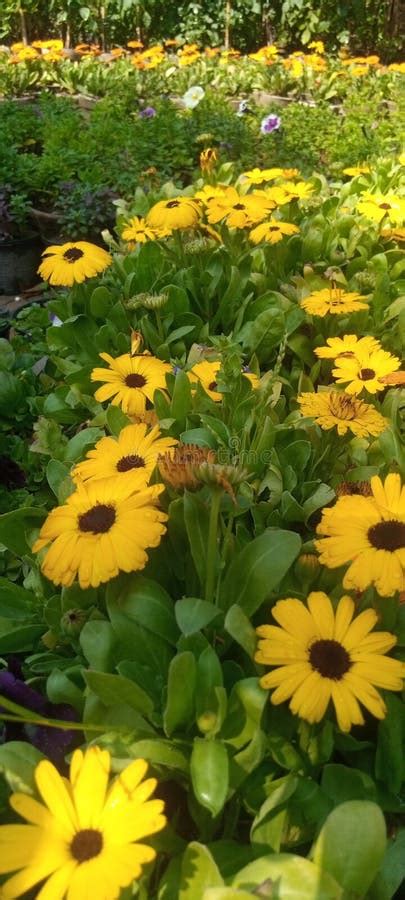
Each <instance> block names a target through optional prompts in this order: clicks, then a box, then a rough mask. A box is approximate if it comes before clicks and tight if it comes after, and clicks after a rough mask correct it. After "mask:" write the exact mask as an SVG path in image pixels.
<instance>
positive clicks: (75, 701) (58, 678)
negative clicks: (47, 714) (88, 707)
mask: <svg viewBox="0 0 405 900" xmlns="http://www.w3.org/2000/svg"><path fill="white" fill-rule="evenodd" d="M46 693H47V695H48V697H49V699H50V701H51V703H69V704H70V705H71V706H73V707H74V708H75V709H76V710H77V711H78V712H79V713H80V714H81V713H82V711H83V703H84V698H83V691H82V690H80V688H78V687H77V685H76V684H74V682H73V681H71V679H70V678H68V676H67V675H66V674H65V672H62V671H61V670H60V669H53V670H52V672H51V674H50V675H49V676H48V679H47V682H46Z"/></svg>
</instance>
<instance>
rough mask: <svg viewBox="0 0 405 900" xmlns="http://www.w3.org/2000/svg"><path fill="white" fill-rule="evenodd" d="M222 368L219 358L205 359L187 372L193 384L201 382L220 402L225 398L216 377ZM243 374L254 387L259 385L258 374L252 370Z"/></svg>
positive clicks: (211, 395) (214, 398) (209, 393)
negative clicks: (218, 386)
mask: <svg viewBox="0 0 405 900" xmlns="http://www.w3.org/2000/svg"><path fill="white" fill-rule="evenodd" d="M220 368H221V363H220V362H219V360H214V361H213V362H210V361H209V360H207V359H204V360H203V362H200V363H197V364H196V365H195V366H193V368H192V369H190V371H189V372H187V375H188V377H189V379H190V381H191V382H192V383H193V384H197V383H198V382H199V383H200V384H201V385H202V387H203V388H204V391H205V393H206V394H208V396H209V397H211V400H215V403H219V402H220V401H221V400H222V399H223V395H222V394H221V393H220V392H219V391H217V380H216V379H217V375H218V372H219V370H220ZM242 374H243V376H244V377H245V378H247V379H248V380H249V381H250V383H251V385H252V388H253V389H255V388H257V387H259V384H260V381H259V379H258V377H257V375H253V373H252V372H243V373H242Z"/></svg>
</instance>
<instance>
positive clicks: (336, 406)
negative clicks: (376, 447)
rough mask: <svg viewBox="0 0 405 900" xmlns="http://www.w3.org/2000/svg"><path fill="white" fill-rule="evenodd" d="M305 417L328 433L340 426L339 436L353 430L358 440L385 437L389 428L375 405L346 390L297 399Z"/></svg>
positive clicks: (309, 394) (308, 395)
mask: <svg viewBox="0 0 405 900" xmlns="http://www.w3.org/2000/svg"><path fill="white" fill-rule="evenodd" d="M297 400H298V403H299V404H300V407H301V413H302V415H303V416H311V418H314V419H315V422H316V423H317V425H320V426H321V428H323V429H324V431H328V430H329V429H330V428H334V426H336V427H337V432H338V434H339V435H344V434H346V432H347V431H352V432H353V434H356V435H357V436H358V437H367V435H371V434H372V435H374V436H376V435H377V434H381V432H382V431H385V429H386V428H387V426H388V422H387V421H386V419H384V416H382V415H381V414H380V413H379V412H377V410H376V409H374V406H371V405H370V404H369V403H364V402H363V400H357V398H356V397H350V396H349V394H345V393H343V392H342V391H321V392H320V393H319V394H315V393H304V394H301V395H300V396H299V397H297Z"/></svg>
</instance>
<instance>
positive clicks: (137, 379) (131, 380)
mask: <svg viewBox="0 0 405 900" xmlns="http://www.w3.org/2000/svg"><path fill="white" fill-rule="evenodd" d="M125 384H126V386H127V387H130V388H141V387H144V385H145V384H146V378H144V377H143V375H139V373H138V372H132V373H131V374H130V375H127V376H126V379H125Z"/></svg>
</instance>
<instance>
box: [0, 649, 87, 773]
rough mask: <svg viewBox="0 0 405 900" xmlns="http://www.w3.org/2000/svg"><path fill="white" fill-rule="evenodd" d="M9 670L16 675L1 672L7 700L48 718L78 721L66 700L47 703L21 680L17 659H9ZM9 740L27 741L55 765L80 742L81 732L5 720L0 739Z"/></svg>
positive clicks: (1, 690)
mask: <svg viewBox="0 0 405 900" xmlns="http://www.w3.org/2000/svg"><path fill="white" fill-rule="evenodd" d="M9 669H14V671H15V672H16V674H17V677H16V676H15V675H14V674H13V671H6V670H3V671H2V672H0V694H3V696H4V697H7V699H8V700H14V702H15V703H19V705H20V706H24V707H25V708H26V709H31V710H32V711H33V712H36V713H39V714H40V715H43V716H44V717H46V718H48V719H53V718H55V719H64V720H65V721H66V720H67V721H69V722H77V720H78V716H77V713H76V711H75V710H74V709H73V707H71V706H69V705H68V704H67V703H50V701H49V700H47V698H46V697H44V696H43V695H42V694H40V693H39V692H38V691H36V690H34V688H32V687H30V686H29V685H28V684H26V683H25V681H23V679H22V673H21V668H20V664H19V662H18V660H16V659H13V660H11V661H10V663H9ZM18 676H20V677H18ZM1 712H2V708H1V705H0V714H1ZM8 741H28V742H29V743H30V744H32V745H33V746H34V747H36V748H37V750H41V752H42V753H44V755H45V756H47V757H48V759H50V760H52V762H53V763H55V765H57V766H61V765H63V763H64V759H65V755H66V753H67V752H68V751H69V750H71V749H72V745H74V744H76V745H77V743H78V742H80V731H79V732H78V731H73V730H71V729H62V728H52V727H48V726H46V725H35V724H33V723H28V722H27V723H23V722H7V721H5V722H4V723H3V734H2V736H1V738H0V742H1V743H8Z"/></svg>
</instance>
